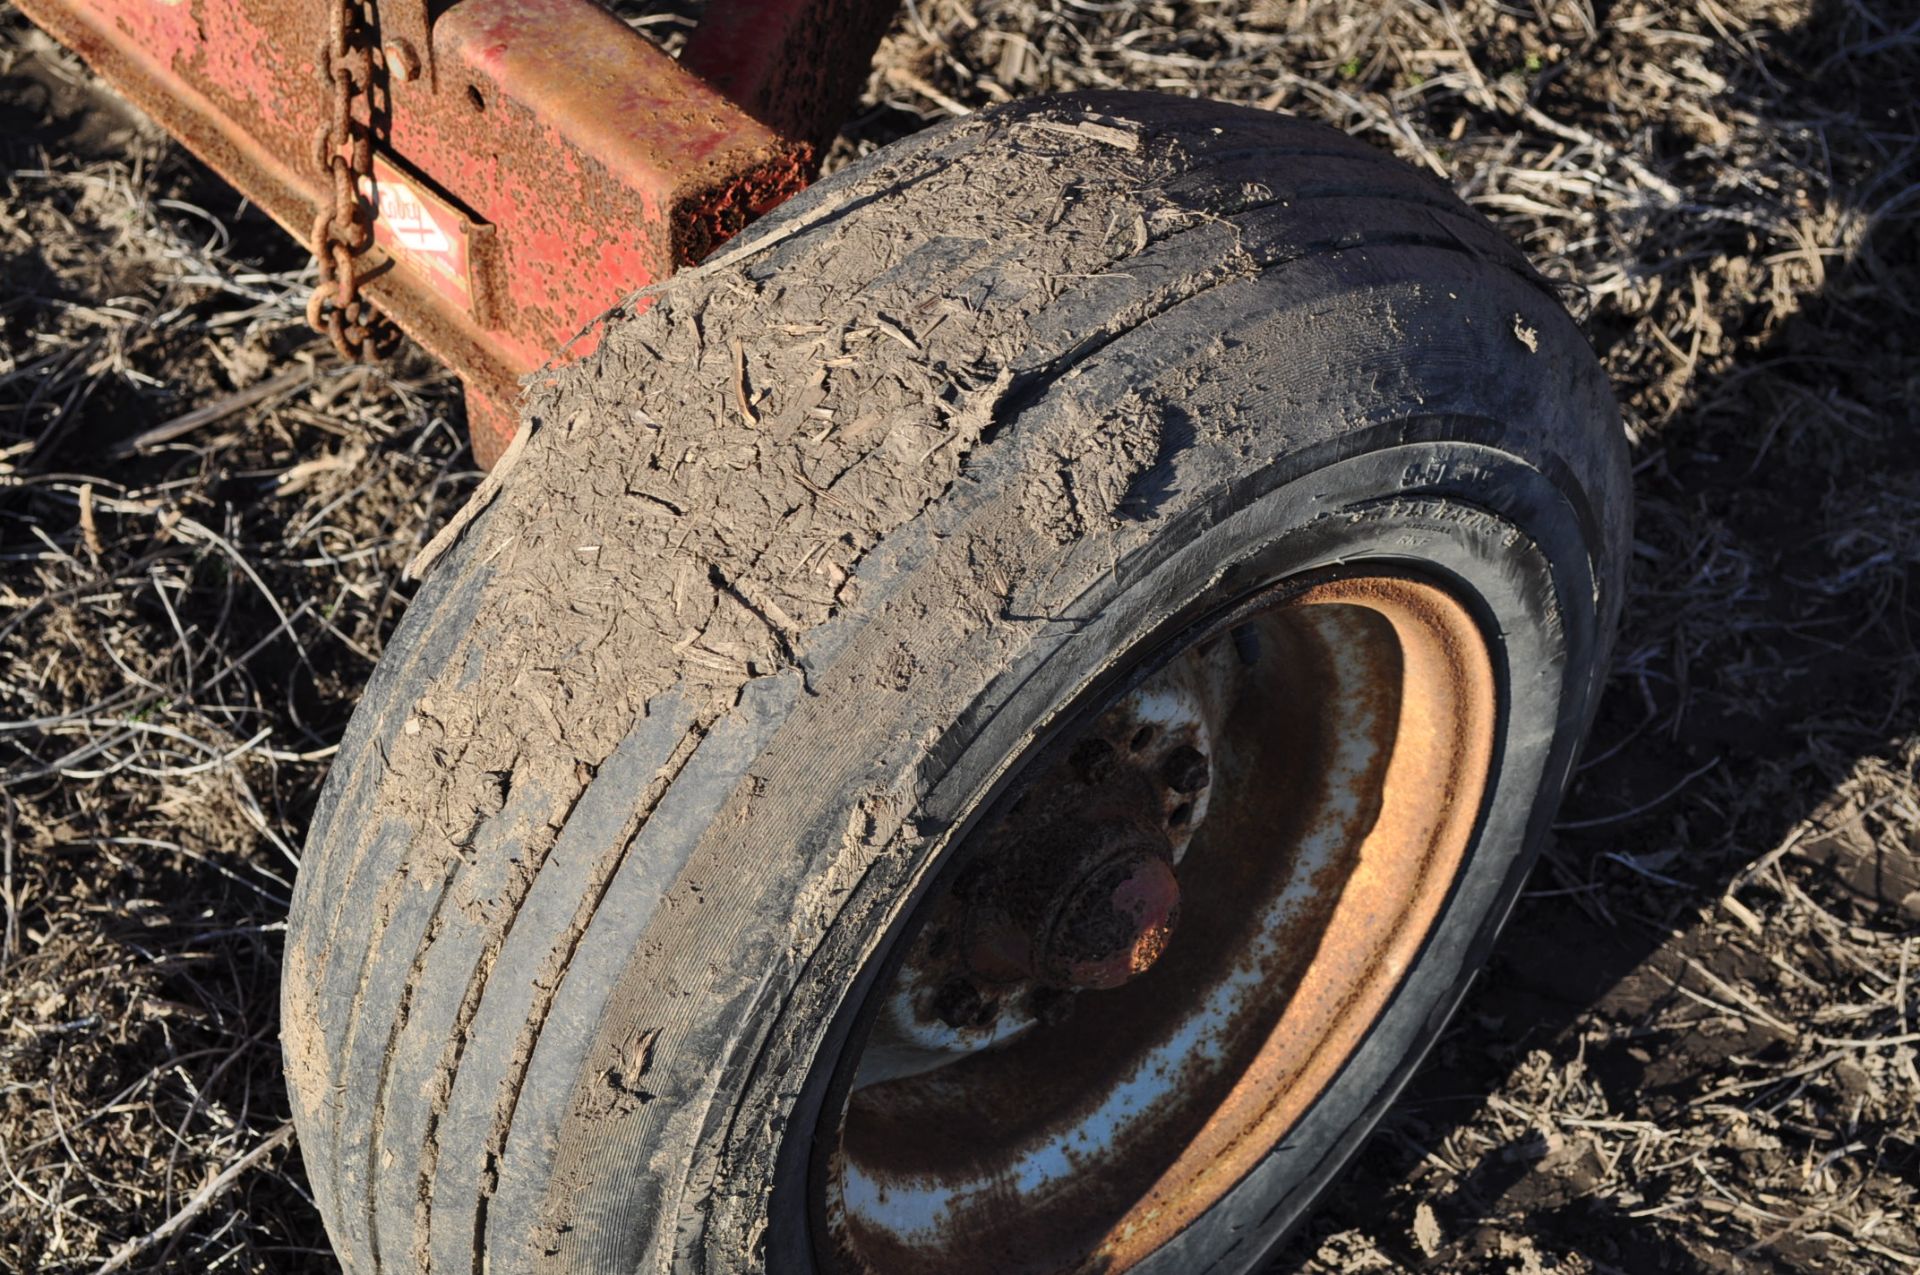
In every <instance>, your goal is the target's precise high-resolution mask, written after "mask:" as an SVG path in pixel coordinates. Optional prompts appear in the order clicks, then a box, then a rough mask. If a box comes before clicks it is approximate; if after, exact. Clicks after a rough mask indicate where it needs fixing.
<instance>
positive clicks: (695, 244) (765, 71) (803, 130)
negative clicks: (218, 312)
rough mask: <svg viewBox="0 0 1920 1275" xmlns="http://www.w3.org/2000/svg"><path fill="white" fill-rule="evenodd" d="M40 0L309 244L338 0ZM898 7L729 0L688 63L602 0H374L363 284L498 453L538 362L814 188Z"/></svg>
mask: <svg viewBox="0 0 1920 1275" xmlns="http://www.w3.org/2000/svg"><path fill="white" fill-rule="evenodd" d="M18 3H19V6H20V8H21V9H22V10H24V11H25V12H26V14H27V15H28V16H29V17H31V18H32V19H33V20H34V21H35V22H37V23H39V24H40V25H41V26H43V27H45V28H46V29H47V30H48V31H49V32H50V33H51V34H52V35H53V36H54V38H56V39H58V40H59V41H61V42H62V43H63V44H66V45H67V46H68V47H69V48H72V49H73V50H75V51H76V52H78V53H79V54H80V56H81V57H82V58H84V59H85V60H86V61H87V62H88V63H89V64H90V65H91V66H93V67H94V69H96V70H97V71H99V72H100V73H101V75H103V76H104V77H105V78H106V79H107V80H108V81H109V82H110V83H112V84H113V85H114V86H115V87H116V88H118V89H119V90H120V91H121V92H122V93H124V94H126V96H128V97H129V98H131V99H132V100H133V101H135V102H136V103H138V104H139V105H140V106H141V107H142V108H144V109H145V110H146V111H147V112H148V113H149V114H151V115H152V116H153V117H154V118H155V119H156V120H158V121H159V122H160V124H161V125H162V126H163V127H165V128H166V129H167V130H168V131H169V132H171V133H172V134H173V135H174V136H176V137H178V138H179V139H180V140H181V141H182V142H184V143H185V144H186V145H187V147H188V148H189V149H191V150H192V151H193V152H194V153H195V154H197V155H198V156H199V157H200V158H201V159H203V160H204V161H206V163H207V164H209V165H210V166H211V167H212V168H214V169H215V170H216V171H218V172H219V173H220V174H221V175H222V176H224V177H225V178H226V179H227V180H228V181H230V182H232V183H233V184H234V185H235V186H236V187H238V188H239V189H240V191H241V192H242V193H244V194H245V195H246V196H247V197H248V198H250V199H252V200H253V201H254V202H256V203H258V204H259V205H260V206H261V207H263V208H265V209H266V210H267V211H268V212H269V213H270V214H271V215H272V216H273V217H274V219H275V220H277V221H278V222H279V223H280V224H281V225H282V226H284V227H285V228H286V229H287V230H288V231H289V232H290V233H292V234H293V235H295V236H297V237H299V238H301V239H302V240H303V241H304V240H305V239H306V237H307V235H308V232H309V229H310V228H311V227H312V225H313V223H314V219H315V216H316V214H317V212H318V211H319V210H320V209H321V208H322V207H323V206H326V204H325V202H324V201H330V200H331V198H332V185H331V181H330V178H329V176H328V175H327V170H326V169H325V168H324V167H322V165H323V163H324V161H325V157H324V155H320V154H316V149H315V144H314V133H315V130H316V128H319V127H321V126H322V125H323V124H324V123H325V122H326V121H327V120H328V119H329V118H330V113H331V111H332V110H333V95H334V90H333V87H332V85H331V83H330V82H329V81H328V80H327V79H326V78H325V77H324V75H323V72H322V71H321V69H320V68H321V66H322V65H323V61H324V58H323V52H324V50H325V49H326V47H327V44H326V41H327V38H328V23H329V18H330V14H331V10H332V8H333V3H332V0H18ZM897 5H898V0H712V3H711V4H710V5H709V7H708V10H707V14H706V16H705V18H704V20H703V22H702V25H701V27H700V28H699V29H698V30H696V31H695V32H694V34H693V36H692V37H691V39H690V41H689V44H688V47H687V50H686V55H685V58H684V60H683V61H681V62H676V61H675V60H674V59H672V58H670V57H668V56H667V55H666V54H665V53H664V52H662V51H661V50H660V49H659V48H658V47H657V46H655V45H654V44H653V43H652V42H650V41H648V40H646V39H645V38H643V37H642V36H640V35H638V34H637V33H635V32H634V31H633V30H632V29H631V28H629V27H628V26H627V25H626V24H625V23H623V22H621V21H619V20H618V19H617V18H615V17H613V16H611V15H610V14H609V13H607V12H606V11H605V10H603V9H601V8H600V7H599V6H598V5H596V4H594V3H592V2H591V0H378V3H377V10H376V12H377V21H378V24H379V33H378V44H379V46H380V48H381V49H382V50H383V56H382V57H381V58H379V59H378V60H377V61H376V66H379V67H381V68H382V69H381V70H379V71H377V72H376V74H375V77H374V84H373V91H372V92H371V93H370V94H367V95H365V96H364V97H363V98H362V99H360V100H358V101H357V102H356V104H355V112H356V118H358V119H359V120H360V122H361V123H362V124H363V125H364V126H365V127H367V128H368V129H370V130H371V134H372V136H373V139H374V164H373V177H372V181H371V182H369V183H367V184H366V186H365V187H364V188H363V191H362V194H363V197H364V198H365V199H366V201H367V204H368V207H369V209H370V210H371V211H373V213H374V222H373V227H374V235H375V240H374V246H373V247H371V248H369V249H368V250H367V253H366V254H365V258H364V260H363V261H362V263H361V265H360V270H359V272H360V274H361V275H362V276H363V277H364V280H365V281H364V283H363V284H362V285H361V291H362V292H363V293H364V295H366V296H367V297H368V298H369V299H370V300H372V301H373V302H374V304H375V305H377V306H378V307H379V308H380V309H381V310H382V311H383V312H385V313H386V314H387V315H388V316H389V317H390V318H392V319H393V320H394V321H395V322H396V323H397V324H398V325H399V326H400V327H401V328H402V329H403V330H404V331H405V332H406V333H407V334H408V335H410V336H412V337H413V338H414V339H415V340H416V341H418V342H419V343H420V344H421V345H422V346H424V347H425V348H426V349H427V350H428V351H430V352H431V353H433V354H434V355H435V356H437V357H438V358H440V359H441V360H443V361H444V362H446V363H447V364H448V365H449V366H451V367H452V368H453V369H454V370H456V371H457V372H458V373H459V374H460V376H461V377H462V379H463V380H464V381H465V383H466V388H467V410H468V421H469V428H470V432H471V434H472V437H473V446H474V452H475V455H476V456H477V457H478V459H479V460H480V462H481V463H482V464H485V465H491V464H492V463H493V461H494V460H495V459H496V458H497V457H498V456H499V455H500V453H501V451H502V450H503V449H504V448H505V446H506V443H507V442H508V440H509V439H510V438H511V437H512V434H513V431H514V429H515V428H517V424H518V413H517V410H516V409H515V407H514V399H515V398H516V397H517V395H518V391H519V380H520V378H521V377H522V376H525V375H526V374H528V373H530V372H532V371H534V370H535V369H537V368H539V367H540V366H541V365H542V364H543V363H545V362H546V361H547V360H548V359H549V357H551V356H552V355H553V354H554V352H555V351H556V350H558V349H560V348H561V347H562V346H563V345H565V344H566V343H567V342H569V341H570V340H572V339H573V338H575V337H576V336H577V335H579V334H580V333H581V331H582V329H583V328H585V327H586V326H587V325H589V324H590V323H591V321H592V320H593V319H595V318H596V317H598V316H599V315H601V314H603V313H605V312H606V311H607V310H608V309H609V308H610V307H612V306H614V305H615V304H617V303H618V302H619V301H620V300H621V299H622V298H624V297H625V296H627V295H629V294H630V293H631V292H633V291H634V290H635V289H637V288H641V287H645V286H646V285H648V284H651V283H656V282H658V281H660V280H661V279H664V278H666V277H667V276H668V275H669V274H671V273H672V272H673V271H674V270H675V269H677V268H679V267H681V266H685V265H688V264H691V263H693V262H695V261H698V260H699V259H700V258H701V257H702V256H704V255H705V254H706V253H707V252H709V251H710V250H711V249H712V248H713V247H714V246H715V245H716V244H718V243H720V242H721V241H723V240H724V239H725V238H726V237H727V236H729V235H731V234H733V233H735V232H737V231H738V230H739V229H740V228H741V227H742V226H744V225H745V224H746V223H747V222H748V221H749V220H750V219H752V218H753V217H755V216H758V215H759V214H760V213H762V212H764V211H766V210H767V209H769V208H771V207H773V206H774V205H776V204H778V203H780V202H781V201H782V200H784V199H786V198H787V197H789V196H790V195H792V194H794V193H795V192H797V191H798V190H800V189H801V188H802V187H803V186H804V185H805V184H806V182H807V180H808V179H809V177H810V176H811V175H812V172H813V169H814V167H815V164H816V162H817V159H816V157H817V155H818V153H819V148H820V147H821V146H822V145H824V143H825V142H826V140H828V139H829V138H831V136H832V135H833V133H834V132H835V131H836V130H837V129H838V127H839V123H840V120H841V118H842V114H843V112H844V111H845V110H846V108H847V107H848V106H849V105H850V104H851V102H852V100H853V97H854V95H855V94H856V93H857V91H858V89H859V87H860V85H861V84H862V83H863V82H864V79H865V76H866V72H867V67H868V65H869V64H870V62H871V60H872V56H873V50H874V48H875V47H876V46H877V44H878V42H879V39H880V36H881V34H882V33H883V32H884V30H885V27H886V24H887V22H888V21H889V20H890V18H891V16H892V14H893V12H894V11H895V9H896V8H897ZM590 340H591V338H590V337H589V338H587V339H586V340H583V341H580V342H577V343H575V344H574V345H573V346H572V348H571V350H570V354H571V355H573V356H578V355H579V354H582V353H584V352H586V349H587V348H588V344H589V342H590Z"/></svg>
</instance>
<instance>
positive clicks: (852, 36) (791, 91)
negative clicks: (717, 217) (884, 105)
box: [680, 0, 900, 155]
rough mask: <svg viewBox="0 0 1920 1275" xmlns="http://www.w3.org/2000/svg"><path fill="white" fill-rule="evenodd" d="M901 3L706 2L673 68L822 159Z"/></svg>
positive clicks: (869, 0)
mask: <svg viewBox="0 0 1920 1275" xmlns="http://www.w3.org/2000/svg"><path fill="white" fill-rule="evenodd" d="M899 9H900V0H711V3H709V4H708V6H707V9H706V12H705V14H704V15H703V16H702V17H701V19H700V26H699V28H698V29H696V30H695V31H694V33H693V35H692V36H691V37H690V38H689V39H688V40H687V47H686V51H685V52H683V53H682V54H681V55H680V63H681V65H682V66H684V67H686V68H687V69H688V70H690V71H692V72H693V73H694V74H696V75H698V76H700V77H701V78H702V79H704V80H706V81H707V82H708V83H709V84H712V85H713V86H714V87H715V88H717V89H719V90H720V91H721V92H723V93H725V94H726V95H727V96H728V97H729V98H731V99H732V100H733V101H735V102H738V103H739V104H740V106H741V108H742V109H744V110H745V111H746V112H747V113H748V114H750V115H752V116H753V117H754V118H755V119H757V120H759V121H760V122H761V123H763V124H765V125H767V126H768V127H769V128H771V129H773V130H774V131H775V132H776V133H779V134H780V135H781V136H783V137H792V138H797V139H799V140H801V141H803V142H806V143H807V144H808V145H810V146H812V147H813V148H814V153H815V154H816V155H824V154H825V153H826V148H827V145H828V143H830V142H831V141H832V140H833V136H834V134H835V133H836V132H838V131H839V128H840V123H841V121H842V120H844V119H845V118H846V116H847V112H848V111H849V110H851V109H852V107H853V104H854V102H855V101H856V100H857V99H858V98H859V96H860V90H861V89H862V88H863V87H864V86H865V85H866V82H867V73H868V71H869V70H870V68H871V67H872V66H873V54H874V50H875V49H876V48H878V47H879V44H880V38H881V37H882V36H884V35H885V34H886V32H887V27H888V25H889V24H890V23H891V22H892V21H893V18H894V15H895V14H896V13H898V12H899Z"/></svg>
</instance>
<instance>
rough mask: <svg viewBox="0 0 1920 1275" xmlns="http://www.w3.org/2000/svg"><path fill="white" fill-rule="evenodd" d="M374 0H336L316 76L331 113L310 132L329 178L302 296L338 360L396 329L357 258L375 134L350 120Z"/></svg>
mask: <svg viewBox="0 0 1920 1275" xmlns="http://www.w3.org/2000/svg"><path fill="white" fill-rule="evenodd" d="M372 3H373V0H334V4H333V8H332V12H331V14H330V15H329V21H328V30H327V39H326V41H325V43H324V44H323V45H322V48H321V51H320V74H321V77H322V78H323V79H325V80H326V81H327V82H328V83H329V84H330V85H331V86H332V89H333V110H332V117H331V118H330V119H329V120H328V121H327V122H326V123H324V124H322V125H321V126H320V127H319V128H318V129H316V130H314V135H313V152H314V153H313V159H314V163H315V165H316V166H317V167H319V168H320V169H321V171H323V172H325V173H326V174H327V175H328V176H329V178H330V179H331V183H330V184H331V186H332V189H331V191H330V192H329V198H327V199H326V200H323V202H322V203H321V206H320V211H319V214H318V215H317V216H315V217H314V220H313V232H312V234H311V235H310V236H309V237H308V242H309V244H310V246H311V248H312V251H313V255H314V259H315V260H316V261H317V262H318V263H319V266H320V282H319V283H318V284H317V285H316V286H315V287H314V290H313V293H312V295H311V296H309V297H308V298H307V322H308V323H311V324H312V325H313V327H314V330H315V331H318V332H324V333H326V334H327V336H328V337H330V338H332V340H333V348H334V349H336V350H338V351H339V352H340V357H341V358H343V359H347V360H349V361H351V362H365V361H367V360H369V359H372V358H376V357H379V356H380V355H383V354H385V353H387V352H388V351H390V350H391V349H392V348H393V345H394V343H395V342H396V341H397V340H398V339H399V333H398V332H397V331H395V329H394V327H393V325H392V324H391V323H389V322H388V321H387V319H386V318H385V316H383V315H382V314H380V312H379V311H377V310H375V309H374V308H373V307H372V305H370V304H369V303H368V302H366V301H365V300H363V299H362V298H361V296H360V273H359V265H360V262H359V256H360V254H361V253H363V252H365V251H366V250H367V248H368V247H369V246H370V245H371V244H372V243H373V217H372V214H371V212H370V211H369V210H368V208H367V206H366V204H365V203H364V202H363V201H362V200H361V198H360V185H361V182H362V180H363V179H369V178H371V177H372V175H373V135H372V132H371V130H370V129H369V128H368V127H367V126H366V125H363V124H361V123H360V121H359V120H357V119H356V118H354V113H353V107H354V99H355V98H356V97H357V96H362V95H365V94H367V93H368V92H369V91H370V89H371V86H372V83H373V66H374V62H373V41H372V33H373V29H374V27H373V14H372Z"/></svg>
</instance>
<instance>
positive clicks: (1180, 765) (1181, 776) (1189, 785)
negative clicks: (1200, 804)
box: [1160, 744, 1210, 793]
mask: <svg viewBox="0 0 1920 1275" xmlns="http://www.w3.org/2000/svg"><path fill="white" fill-rule="evenodd" d="M1160 778H1162V779H1164V780H1166V783H1167V787H1169V788H1171V789H1173V790H1174V791H1175V792H1179V793H1196V792H1199V791H1200V790H1201V789H1202V788H1205V787H1206V786H1207V781H1208V779H1209V778H1210V776H1209V774H1208V768H1207V755H1206V754H1205V753H1203V752H1201V751H1200V750H1199V749H1197V748H1195V747H1193V746H1192V745H1190V744H1182V745H1180V747H1178V748H1176V749H1174V750H1173V751H1172V752H1170V753H1168V754H1167V756H1166V759H1165V760H1164V761H1162V762H1161V763H1160Z"/></svg>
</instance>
